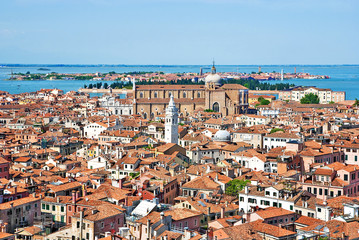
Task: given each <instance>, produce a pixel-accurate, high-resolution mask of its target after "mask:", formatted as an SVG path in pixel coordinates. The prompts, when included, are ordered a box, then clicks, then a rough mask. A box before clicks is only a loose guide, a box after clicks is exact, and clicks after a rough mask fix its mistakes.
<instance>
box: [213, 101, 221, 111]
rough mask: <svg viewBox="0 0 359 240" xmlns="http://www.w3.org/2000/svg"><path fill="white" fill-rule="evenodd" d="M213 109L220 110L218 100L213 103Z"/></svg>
mask: <svg viewBox="0 0 359 240" xmlns="http://www.w3.org/2000/svg"><path fill="white" fill-rule="evenodd" d="M212 110H213V111H215V112H219V104H218V102H215V103H213V108H212Z"/></svg>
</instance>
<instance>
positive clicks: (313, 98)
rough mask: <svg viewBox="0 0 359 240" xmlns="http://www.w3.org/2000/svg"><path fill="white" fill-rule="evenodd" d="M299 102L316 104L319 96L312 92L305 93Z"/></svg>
mask: <svg viewBox="0 0 359 240" xmlns="http://www.w3.org/2000/svg"><path fill="white" fill-rule="evenodd" d="M300 103H301V104H318V103H319V97H318V95H316V94H314V93H309V94H305V96H304V97H303V98H302V99H300Z"/></svg>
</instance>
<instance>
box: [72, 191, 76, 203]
mask: <svg viewBox="0 0 359 240" xmlns="http://www.w3.org/2000/svg"><path fill="white" fill-rule="evenodd" d="M76 200H77V199H76V191H75V190H73V191H72V203H73V204H76Z"/></svg>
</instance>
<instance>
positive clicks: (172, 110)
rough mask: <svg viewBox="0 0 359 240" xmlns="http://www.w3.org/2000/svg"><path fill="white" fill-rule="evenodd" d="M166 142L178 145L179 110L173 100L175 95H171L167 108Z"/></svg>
mask: <svg viewBox="0 0 359 240" xmlns="http://www.w3.org/2000/svg"><path fill="white" fill-rule="evenodd" d="M165 142H166V143H176V144H178V109H177V108H176V105H175V101H174V100H173V95H171V99H170V102H169V104H168V107H167V108H166V122H165Z"/></svg>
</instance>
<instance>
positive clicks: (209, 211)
mask: <svg viewBox="0 0 359 240" xmlns="http://www.w3.org/2000/svg"><path fill="white" fill-rule="evenodd" d="M210 214H211V207H208V208H207V215H208V217H209V215H210Z"/></svg>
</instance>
